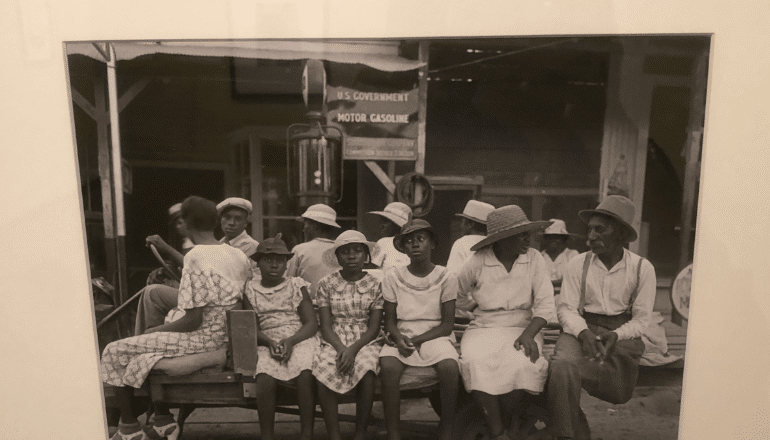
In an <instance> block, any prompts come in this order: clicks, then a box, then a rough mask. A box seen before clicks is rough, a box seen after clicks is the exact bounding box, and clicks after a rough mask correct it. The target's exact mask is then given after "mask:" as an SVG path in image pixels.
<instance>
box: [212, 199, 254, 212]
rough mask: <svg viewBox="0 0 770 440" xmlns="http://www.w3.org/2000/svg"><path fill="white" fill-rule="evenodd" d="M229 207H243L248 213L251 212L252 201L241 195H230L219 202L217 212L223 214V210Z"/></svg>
mask: <svg viewBox="0 0 770 440" xmlns="http://www.w3.org/2000/svg"><path fill="white" fill-rule="evenodd" d="M227 208H241V209H243V210H244V211H246V212H247V213H248V214H251V202H250V201H248V200H246V199H242V198H240V197H230V198H228V199H224V200H223V201H221V202H219V204H218V205H217V214H219V215H222V212H224V210H225V209H227Z"/></svg>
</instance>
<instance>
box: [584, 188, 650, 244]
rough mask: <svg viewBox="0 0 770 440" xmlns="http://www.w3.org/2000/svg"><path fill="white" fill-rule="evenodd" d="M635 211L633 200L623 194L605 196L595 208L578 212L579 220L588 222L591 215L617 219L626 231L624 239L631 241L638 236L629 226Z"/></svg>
mask: <svg viewBox="0 0 770 440" xmlns="http://www.w3.org/2000/svg"><path fill="white" fill-rule="evenodd" d="M635 213H636V207H635V206H634V202H632V201H631V200H629V199H628V198H627V197H623V196H607V197H605V198H604V200H602V202H601V203H599V206H597V207H596V209H586V210H583V211H580V212H579V213H578V217H580V220H583V222H584V223H586V224H588V220H590V219H591V216H592V215H595V214H599V215H606V216H607V217H612V218H614V219H615V220H617V221H618V222H619V223H620V224H621V225H622V226H623V227H625V228H626V230H627V231H628V233H627V236H626V241H627V242H628V243H631V242H632V241H635V240H636V239H637V238H638V237H639V236H638V235H637V233H636V229H634V227H633V226H631V223H632V222H633V221H634V214H635Z"/></svg>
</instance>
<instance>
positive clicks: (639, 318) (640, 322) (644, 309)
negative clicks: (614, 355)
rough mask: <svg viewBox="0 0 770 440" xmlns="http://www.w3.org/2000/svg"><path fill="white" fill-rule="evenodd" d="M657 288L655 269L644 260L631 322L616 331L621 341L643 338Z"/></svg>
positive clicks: (650, 316)
mask: <svg viewBox="0 0 770 440" xmlns="http://www.w3.org/2000/svg"><path fill="white" fill-rule="evenodd" d="M656 288H657V279H656V277H655V268H654V267H653V266H652V263H650V262H649V261H647V260H644V261H643V262H642V267H641V273H640V274H639V287H638V289H639V294H638V295H637V296H636V300H635V301H634V305H633V307H632V309H631V320H630V321H628V322H627V323H625V324H623V325H621V326H620V327H618V328H617V330H615V333H617V334H618V339H619V340H620V339H631V338H638V337H641V336H642V334H643V333H644V331H645V329H647V326H648V325H649V324H650V320H651V318H652V308H653V306H654V305H655V290H656Z"/></svg>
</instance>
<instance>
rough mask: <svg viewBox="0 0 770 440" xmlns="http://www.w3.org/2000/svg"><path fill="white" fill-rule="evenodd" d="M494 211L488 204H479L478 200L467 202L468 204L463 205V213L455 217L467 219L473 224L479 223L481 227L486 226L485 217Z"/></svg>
mask: <svg viewBox="0 0 770 440" xmlns="http://www.w3.org/2000/svg"><path fill="white" fill-rule="evenodd" d="M494 210H495V207H494V206H492V205H490V204H489V203H484V202H479V201H478V200H468V203H466V204H465V209H463V212H462V213H461V214H455V215H456V216H458V217H464V218H467V219H468V220H473V221H474V222H477V223H481V224H482V225H486V224H487V216H488V215H489V213H490V212H492V211H494Z"/></svg>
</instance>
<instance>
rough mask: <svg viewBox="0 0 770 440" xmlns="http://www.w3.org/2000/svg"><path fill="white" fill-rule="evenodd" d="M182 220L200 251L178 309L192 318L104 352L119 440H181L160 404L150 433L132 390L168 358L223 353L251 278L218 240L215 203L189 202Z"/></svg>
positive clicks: (187, 264)
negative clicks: (230, 314) (231, 316)
mask: <svg viewBox="0 0 770 440" xmlns="http://www.w3.org/2000/svg"><path fill="white" fill-rule="evenodd" d="M182 218H183V219H184V221H185V224H186V225H187V228H188V231H189V234H190V239H191V240H192V241H193V243H195V247H194V248H193V249H192V250H191V251H190V252H188V253H187V255H186V256H185V257H184V269H183V271H182V281H181V283H180V286H179V298H178V304H179V306H180V307H181V308H183V309H184V310H185V311H186V313H185V315H184V316H183V317H182V318H181V319H179V320H178V321H175V322H171V323H168V324H163V325H159V326H157V327H153V328H149V329H147V330H146V331H145V334H143V335H139V336H132V337H130V338H125V339H121V340H118V341H115V342H113V343H111V344H109V345H107V347H106V348H105V349H104V353H103V354H102V360H101V378H102V381H103V382H104V383H107V384H109V385H113V386H115V387H117V388H116V389H115V397H116V399H117V404H118V408H119V410H120V423H119V424H118V432H117V433H116V434H115V436H113V439H116V440H127V439H130V440H142V439H144V438H146V435H149V436H150V437H152V438H159V437H168V438H169V439H172V440H173V439H176V437H178V436H179V427H178V425H177V424H176V422H175V421H174V418H173V416H172V415H171V413H170V412H169V410H168V407H166V406H165V405H163V404H162V403H160V402H157V403H156V404H155V408H156V417H155V420H154V422H152V423H149V424H148V425H147V426H145V428H144V430H145V431H147V433H148V434H146V433H145V432H144V431H143V430H142V427H141V426H140V424H139V421H138V420H137V419H136V416H135V415H134V413H133V411H132V409H131V395H132V392H133V391H132V388H139V387H141V386H142V384H143V383H144V381H145V379H146V378H147V375H148V374H149V373H150V370H151V369H152V368H153V367H154V366H155V364H156V363H157V362H158V361H160V360H161V359H163V358H170V357H178V356H183V355H187V354H195V353H204V352H211V351H217V350H220V349H223V348H224V347H225V346H226V344H227V326H226V322H225V320H226V312H227V311H228V310H231V309H234V308H237V307H239V306H240V304H241V299H242V297H243V290H244V286H245V284H246V281H248V279H249V276H250V274H251V270H250V267H251V266H250V263H249V260H248V258H246V256H245V255H244V254H243V252H241V251H239V250H238V249H235V248H232V247H230V246H223V245H222V244H221V243H220V242H219V241H217V239H216V238H215V237H214V228H215V227H216V225H217V211H216V206H215V205H214V203H213V202H211V201H209V200H206V199H203V198H200V197H195V196H192V197H188V198H187V199H186V200H185V201H184V203H182Z"/></svg>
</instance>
